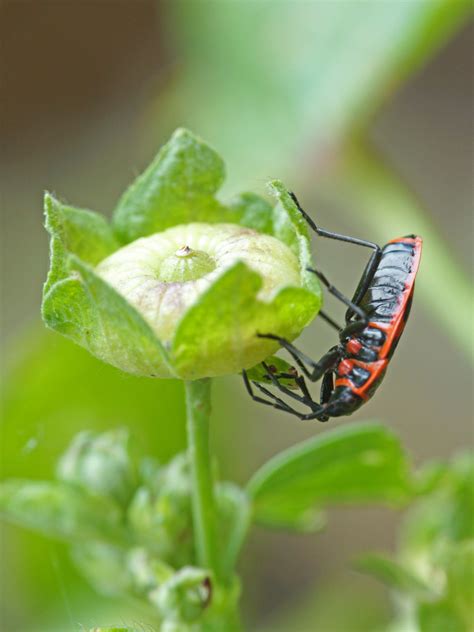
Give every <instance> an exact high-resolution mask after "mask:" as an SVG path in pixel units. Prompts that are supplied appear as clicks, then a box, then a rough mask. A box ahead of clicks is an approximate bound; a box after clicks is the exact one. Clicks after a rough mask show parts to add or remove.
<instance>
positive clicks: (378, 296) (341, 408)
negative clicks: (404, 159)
mask: <svg viewBox="0 0 474 632" xmlns="http://www.w3.org/2000/svg"><path fill="white" fill-rule="evenodd" d="M291 196H292V198H293V200H294V202H295V203H296V205H297V206H298V208H299V210H300V211H301V213H302V214H303V217H304V218H305V219H306V221H307V222H308V224H309V226H310V227H311V228H312V229H313V230H314V231H315V232H316V234H317V235H319V236H320V237H327V238H329V239H337V240H339V241H345V242H349V243H352V244H356V245H359V246H365V247H367V248H371V249H372V250H373V253H372V255H371V257H370V259H369V262H368V263H367V266H366V267H365V270H364V272H363V274H362V277H361V279H360V281H359V285H358V286H357V289H356V291H355V294H354V296H353V298H352V300H349V299H348V298H346V297H345V296H344V295H343V294H342V293H341V292H339V290H337V289H336V288H335V287H334V286H333V285H331V284H330V283H329V281H328V280H327V279H326V277H325V276H324V275H323V274H322V273H321V272H319V271H317V270H313V269H312V268H308V270H309V271H310V272H313V273H314V274H316V275H317V276H318V277H319V279H320V280H321V282H322V283H323V285H325V286H326V288H327V290H328V291H329V292H330V293H331V294H333V295H334V296H335V297H336V298H338V299H339V300H340V301H342V302H343V303H344V304H345V305H346V306H347V308H348V309H347V311H346V317H345V326H344V327H343V328H341V327H339V326H338V325H337V324H336V323H335V322H334V321H333V320H332V318H330V317H329V316H328V315H327V314H325V313H324V312H319V315H320V316H321V317H322V318H323V319H324V320H325V321H326V322H327V323H329V324H330V325H331V326H332V327H334V328H335V329H337V331H338V333H339V344H337V345H336V346H334V347H332V348H331V349H329V351H328V352H327V353H326V354H325V355H324V356H323V357H322V358H321V359H320V360H319V361H318V362H315V361H314V360H312V359H311V358H309V357H308V356H307V355H306V354H304V353H303V352H302V351H300V350H299V349H297V348H296V347H295V346H294V345H293V344H291V343H290V342H289V341H288V340H285V339H284V338H281V337H279V336H276V335H274V334H271V333H270V334H258V336H259V337H261V338H270V339H272V340H277V341H278V342H279V343H280V345H281V347H282V348H283V349H285V350H286V351H288V353H289V354H290V355H291V357H292V358H293V359H294V360H295V362H296V364H297V365H298V367H299V368H300V370H301V372H302V374H303V375H305V376H306V377H307V378H308V379H309V380H311V381H312V382H316V381H318V380H319V379H321V378H322V383H321V393H320V399H321V401H320V402H315V401H314V400H313V399H312V397H311V395H310V393H309V391H308V388H307V385H306V382H305V379H304V376H303V375H298V374H297V373H296V371H295V372H294V373H276V372H275V370H274V367H271V366H268V365H266V364H265V363H263V366H264V369H265V372H266V374H265V378H266V379H267V380H269V381H270V384H271V385H273V386H275V387H276V388H277V389H278V390H279V391H280V392H282V393H284V394H285V395H288V396H289V397H291V398H292V399H293V400H296V401H298V402H300V403H301V404H303V405H306V406H308V407H309V409H310V411H311V412H309V413H306V414H305V413H300V412H298V411H297V410H295V409H294V408H292V407H291V406H290V405H289V404H288V403H287V402H285V401H284V400H282V399H281V398H279V397H277V396H276V395H275V394H274V393H272V392H271V391H270V390H269V389H268V388H266V387H265V386H263V385H262V384H260V383H259V382H252V384H254V385H255V387H256V388H257V389H258V390H259V391H260V392H261V393H263V394H264V395H265V396H266V397H267V398H269V399H266V398H263V397H259V396H258V395H255V394H254V392H253V390H252V385H251V383H250V380H249V378H248V376H247V373H246V372H245V371H243V377H244V382H245V386H246V388H247V391H248V393H249V395H250V396H251V397H252V398H253V399H254V400H255V401H257V402H260V403H262V404H267V405H269V406H273V407H274V408H277V409H278V410H283V411H285V412H288V413H291V414H293V415H296V416H297V417H299V418H300V419H302V420H308V419H318V420H319V421H328V419H329V418H330V417H342V416H345V415H351V414H352V413H353V412H355V411H356V410H357V409H358V408H359V407H360V406H362V404H364V403H365V402H366V401H367V400H368V399H370V398H371V397H372V395H373V394H374V393H375V391H376V390H377V388H378V387H379V385H380V383H381V382H382V380H383V378H384V375H385V371H386V370H387V366H388V363H389V361H390V359H391V357H392V355H393V353H394V351H395V349H396V347H397V345H398V342H399V340H400V336H401V335H402V333H403V330H404V328H405V324H406V321H407V319H408V316H409V313H410V308H411V304H412V300H413V292H414V288H415V277H416V273H417V271H418V266H419V263H420V257H421V248H422V239H421V237H417V236H416V235H407V236H405V237H399V238H397V239H393V240H392V241H390V242H389V243H388V244H386V245H385V246H384V247H383V248H380V246H378V245H377V244H374V243H372V242H370V241H364V240H362V239H357V238H354V237H347V236H345V235H339V234H338V233H333V232H330V231H327V230H324V229H322V228H318V227H317V226H316V224H315V223H314V222H313V220H312V219H311V218H310V217H309V216H308V215H307V214H306V213H305V211H303V209H302V208H301V206H300V205H299V203H298V200H297V199H296V196H295V195H294V194H293V193H291ZM283 378H285V380H286V382H287V385H286V386H285V385H284V384H282V383H281V380H282V379H283ZM288 379H291V380H292V382H293V384H294V387H293V388H291V386H290V387H289V386H288ZM295 387H296V389H295ZM298 390H299V392H298Z"/></svg>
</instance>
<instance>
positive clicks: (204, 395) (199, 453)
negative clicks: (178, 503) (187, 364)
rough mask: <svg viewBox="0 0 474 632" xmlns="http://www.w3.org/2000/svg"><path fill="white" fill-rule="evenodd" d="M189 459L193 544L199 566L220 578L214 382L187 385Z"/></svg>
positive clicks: (198, 381) (200, 381)
mask: <svg viewBox="0 0 474 632" xmlns="http://www.w3.org/2000/svg"><path fill="white" fill-rule="evenodd" d="M185 387H186V411H187V435H188V457H189V463H190V467H191V479H192V485H193V493H192V508H193V523H194V541H195V546H196V555H197V561H198V564H199V565H200V566H202V567H203V568H207V569H209V570H210V571H212V572H213V573H214V575H215V577H217V578H218V577H219V565H218V555H217V538H216V524H215V520H216V518H215V517H216V511H215V508H216V503H215V499H214V481H213V477H212V467H211V458H210V452H209V416H210V413H211V381H210V379H208V378H207V379H203V380H195V381H192V382H191V381H189V382H186V383H185Z"/></svg>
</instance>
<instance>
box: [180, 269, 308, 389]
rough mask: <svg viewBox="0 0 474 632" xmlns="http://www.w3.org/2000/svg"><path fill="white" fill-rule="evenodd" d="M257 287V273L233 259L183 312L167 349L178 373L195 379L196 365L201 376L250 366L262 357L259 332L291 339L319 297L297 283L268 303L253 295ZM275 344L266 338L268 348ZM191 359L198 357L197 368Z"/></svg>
mask: <svg viewBox="0 0 474 632" xmlns="http://www.w3.org/2000/svg"><path fill="white" fill-rule="evenodd" d="M261 286H262V280H261V278H260V276H259V275H258V274H257V273H255V272H253V271H252V270H250V269H249V268H248V267H247V266H246V265H245V264H243V263H237V264H235V265H234V266H233V267H231V268H229V269H228V270H227V271H226V272H224V273H223V274H222V276H221V277H220V278H219V279H217V281H215V282H214V283H213V285H212V286H211V287H210V288H209V290H207V292H205V293H204V294H202V295H201V297H200V298H199V299H198V300H197V301H196V303H195V304H194V305H193V306H192V307H191V308H190V309H189V310H188V311H187V312H186V314H185V315H184V317H183V319H182V320H181V322H180V323H179V324H178V327H177V330H176V334H175V337H174V340H173V343H172V348H171V352H170V355H171V357H172V362H173V366H174V367H175V369H176V370H177V372H178V373H179V375H180V376H181V377H185V378H186V379H193V376H195V374H196V372H197V370H198V371H199V375H208V376H213V375H219V373H220V372H221V373H222V372H227V373H232V372H235V373H237V372H239V371H240V370H241V369H242V368H247V367H251V366H254V365H255V364H257V362H258V361H259V360H260V359H261V357H262V339H261V338H258V337H257V335H256V334H257V332H258V331H262V332H263V331H265V332H267V331H271V332H272V333H276V334H278V335H280V336H284V337H285V338H288V339H289V340H293V339H294V338H295V337H296V336H298V335H299V333H300V332H301V330H302V329H303V327H305V326H306V325H307V324H308V323H309V322H310V321H311V319H312V318H313V317H314V315H315V314H316V313H317V311H318V309H319V306H320V302H319V299H318V297H317V296H316V295H314V294H313V293H311V292H309V291H308V290H306V289H304V288H298V287H287V288H283V289H282V290H280V291H279V292H278V293H277V295H276V296H275V298H274V299H273V300H272V301H270V302H263V301H260V300H258V299H257V294H258V291H259V290H260V288H261ZM204 332H205V333H204ZM244 341H245V342H244ZM277 347H278V344H275V343H274V342H273V341H268V351H267V353H268V354H270V353H272V352H273V351H276V349H277ZM195 358H200V364H199V367H196V366H195V365H196V362H195ZM230 359H232V362H233V366H230Z"/></svg>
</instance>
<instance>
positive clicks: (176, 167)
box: [114, 129, 227, 243]
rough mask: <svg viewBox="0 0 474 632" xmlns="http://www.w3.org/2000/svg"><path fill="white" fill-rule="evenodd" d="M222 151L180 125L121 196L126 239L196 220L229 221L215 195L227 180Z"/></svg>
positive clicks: (119, 217) (119, 223)
mask: <svg viewBox="0 0 474 632" xmlns="http://www.w3.org/2000/svg"><path fill="white" fill-rule="evenodd" d="M224 177H225V168H224V163H223V161H222V159H221V158H220V156H219V155H218V154H217V153H216V152H215V151H214V150H213V149H212V148H211V147H209V145H207V144H206V143H205V142H204V141H202V140H201V139H199V138H197V136H194V134H192V133H191V132H189V131H188V130H185V129H178V130H176V132H175V133H174V134H173V136H172V137H171V140H170V141H169V142H168V143H167V144H166V145H164V146H163V147H162V148H161V150H160V151H159V153H158V155H157V156H156V158H155V159H154V160H153V162H152V163H151V164H150V165H149V167H147V169H146V170H145V171H144V172H143V173H142V174H141V175H140V176H139V177H138V178H137V180H136V181H135V182H134V183H133V184H132V185H131V186H130V187H129V189H128V190H127V191H126V192H125V194H124V195H123V196H122V198H121V199H120V201H119V203H118V206H117V208H116V210H115V213H114V225H115V228H116V230H117V232H118V234H119V235H120V237H121V238H122V240H123V241H124V242H126V243H128V242H130V241H133V240H135V239H138V237H144V236H146V235H151V234H152V233H157V232H160V231H163V230H165V228H169V227H170V226H176V225H177V224H188V223H190V222H211V223H212V222H225V221H226V214H227V210H226V209H225V207H223V206H222V205H221V204H220V203H219V202H218V201H217V200H216V199H215V197H214V195H215V193H216V192H217V191H218V189H219V187H220V186H221V184H222V183H223V181H224Z"/></svg>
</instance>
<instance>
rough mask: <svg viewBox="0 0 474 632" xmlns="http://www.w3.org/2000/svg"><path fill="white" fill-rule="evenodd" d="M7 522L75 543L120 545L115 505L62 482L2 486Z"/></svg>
mask: <svg viewBox="0 0 474 632" xmlns="http://www.w3.org/2000/svg"><path fill="white" fill-rule="evenodd" d="M0 513H1V514H2V515H3V517H4V518H5V519H6V520H9V521H11V522H14V523H17V524H20V525H22V526H24V527H27V528H29V529H34V530H35V531H40V532H41V533H45V534H46V535H50V536H54V537H58V538H63V539H66V540H73V541H78V542H80V541H87V540H96V541H107V540H116V541H119V540H121V539H122V538H123V533H122V531H121V529H120V527H119V520H120V510H119V508H118V506H117V505H116V504H115V503H114V502H113V501H108V500H107V499H104V498H103V497H101V498H99V497H96V496H92V495H89V494H87V493H86V492H84V491H83V490H80V489H78V488H76V487H74V486H72V485H68V484H67V483H61V482H42V481H41V482H38V481H28V480H25V481H23V480H17V479H13V480H9V481H5V482H3V483H2V484H1V485H0Z"/></svg>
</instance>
